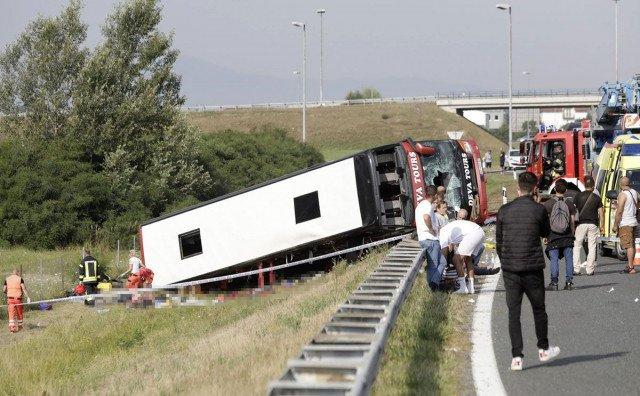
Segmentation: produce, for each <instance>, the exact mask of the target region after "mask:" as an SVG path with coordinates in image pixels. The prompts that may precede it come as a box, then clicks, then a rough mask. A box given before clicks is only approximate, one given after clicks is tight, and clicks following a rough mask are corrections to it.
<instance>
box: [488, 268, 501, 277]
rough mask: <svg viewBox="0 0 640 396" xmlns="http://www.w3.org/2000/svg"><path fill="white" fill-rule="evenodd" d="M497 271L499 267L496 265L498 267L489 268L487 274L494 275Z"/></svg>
mask: <svg viewBox="0 0 640 396" xmlns="http://www.w3.org/2000/svg"><path fill="white" fill-rule="evenodd" d="M498 272H500V267H498V268H491V269H490V270H489V272H488V274H489V275H495V274H497V273H498Z"/></svg>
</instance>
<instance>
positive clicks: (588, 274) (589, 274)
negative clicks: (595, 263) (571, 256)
mask: <svg viewBox="0 0 640 396" xmlns="http://www.w3.org/2000/svg"><path fill="white" fill-rule="evenodd" d="M595 274H596V270H593V272H587V276H593V275H595Z"/></svg>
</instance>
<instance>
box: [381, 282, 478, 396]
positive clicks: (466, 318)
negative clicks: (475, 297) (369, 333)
mask: <svg viewBox="0 0 640 396" xmlns="http://www.w3.org/2000/svg"><path fill="white" fill-rule="evenodd" d="M468 299H469V297H468V296H456V295H451V294H445V293H432V292H431V291H430V290H429V289H428V288H427V287H426V282H425V279H424V275H420V276H419V277H418V279H416V282H415V284H414V286H413V289H412V290H411V293H410V294H409V296H408V297H407V300H406V301H405V303H404V305H403V307H402V310H401V311H400V314H399V315H398V319H397V321H396V324H395V326H394V328H393V330H392V332H391V336H390V338H389V340H388V342H387V346H386V347H385V351H384V355H383V358H382V361H381V364H380V370H379V372H378V376H377V379H376V382H375V383H374V386H373V389H372V394H374V395H425V394H436V395H441V394H442V395H460V394H472V393H473V392H472V389H473V386H472V383H471V366H470V364H469V360H468V356H469V354H470V351H471V342H470V338H469V331H470V323H471V315H472V313H473V304H471V303H469V302H468Z"/></svg>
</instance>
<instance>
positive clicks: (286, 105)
mask: <svg viewBox="0 0 640 396" xmlns="http://www.w3.org/2000/svg"><path fill="white" fill-rule="evenodd" d="M435 102H436V97H435V96H407V97H399V98H369V99H353V100H323V101H309V102H307V107H308V108H309V107H333V106H353V105H365V106H366V105H368V104H382V103H435ZM302 107H303V103H302V102H282V103H256V104H241V105H200V106H185V107H183V108H182V110H183V111H186V112H188V113H191V112H198V111H224V110H241V109H301V108H302Z"/></svg>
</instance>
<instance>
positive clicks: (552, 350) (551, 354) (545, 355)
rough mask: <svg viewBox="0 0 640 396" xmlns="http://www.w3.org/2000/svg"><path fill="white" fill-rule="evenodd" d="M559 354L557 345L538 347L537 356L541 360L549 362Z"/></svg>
mask: <svg viewBox="0 0 640 396" xmlns="http://www.w3.org/2000/svg"><path fill="white" fill-rule="evenodd" d="M558 355H560V348H559V347H557V346H551V345H550V346H549V348H548V349H538V358H539V359H540V361H541V362H550V361H552V360H553V359H555V358H557V357H558Z"/></svg>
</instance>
